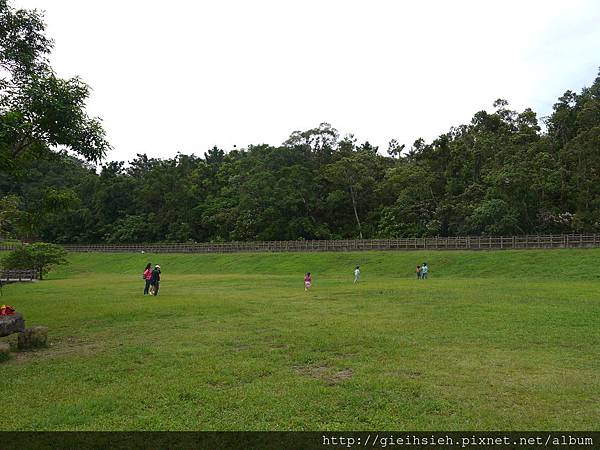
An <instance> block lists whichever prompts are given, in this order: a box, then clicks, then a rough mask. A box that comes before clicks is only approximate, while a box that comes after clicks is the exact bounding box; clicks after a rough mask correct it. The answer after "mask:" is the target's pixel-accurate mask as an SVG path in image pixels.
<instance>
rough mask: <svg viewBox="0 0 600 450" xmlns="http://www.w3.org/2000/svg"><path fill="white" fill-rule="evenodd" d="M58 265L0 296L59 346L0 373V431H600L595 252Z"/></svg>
mask: <svg viewBox="0 0 600 450" xmlns="http://www.w3.org/2000/svg"><path fill="white" fill-rule="evenodd" d="M70 260H71V264H70V265H69V266H67V267H64V268H60V269H57V270H56V271H54V272H52V273H51V274H50V275H49V277H48V280H46V281H43V282H39V283H35V284H20V285H10V286H7V287H5V289H4V297H3V299H2V300H1V301H2V302H6V303H10V304H12V305H13V306H15V307H16V308H17V309H18V310H20V311H21V312H23V314H24V315H25V318H26V321H27V323H28V325H46V326H48V327H49V328H50V342H51V346H50V347H49V348H47V349H42V350H38V351H35V352H25V353H19V354H14V355H13V357H12V358H11V359H10V360H9V361H7V362H3V363H1V364H0V399H1V402H2V411H3V417H2V425H1V426H0V427H1V429H3V430H139V429H143V430H314V429H319V430H343V429H345V430H363V429H396V430H398V429H411V430H440V429H443V430H497V429H521V430H540V429H589V430H598V429H599V426H598V424H599V423H600V408H599V407H598V405H599V404H600V358H599V355H600V289H599V286H600V264H598V260H600V250H550V251H541V250H540V251H537V250H529V251H500V252H406V253H404V252H362V253H324V254H316V253H315V254H307V253H304V254H301V253H295V254H241V255H148V254H146V255H141V254H73V255H71V256H70ZM147 261H152V262H154V263H160V264H161V267H162V268H163V282H162V286H161V293H160V295H159V296H158V297H156V298H151V297H143V296H142V295H141V291H142V287H143V286H142V284H143V281H142V280H141V271H142V268H143V266H144V265H145V263H146V262H147ZM423 261H427V262H428V263H429V264H430V267H431V271H430V279H429V280H426V281H417V280H415V279H413V277H414V275H413V271H414V266H415V265H416V264H418V263H422V262H423ZM357 264H360V265H361V269H362V276H363V279H362V281H361V283H360V284H358V285H353V284H352V271H353V268H354V266H356V265H357ZM306 271H311V272H312V273H313V286H314V287H313V291H312V292H309V293H306V292H304V291H303V283H302V279H303V274H304V272H306Z"/></svg>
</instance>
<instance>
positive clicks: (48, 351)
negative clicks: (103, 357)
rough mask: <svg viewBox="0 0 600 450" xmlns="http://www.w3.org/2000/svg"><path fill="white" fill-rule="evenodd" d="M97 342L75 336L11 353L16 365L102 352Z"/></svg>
mask: <svg viewBox="0 0 600 450" xmlns="http://www.w3.org/2000/svg"><path fill="white" fill-rule="evenodd" d="M101 348H102V346H101V345H100V344H99V343H97V342H90V341H84V340H82V339H77V338H76V337H74V336H69V337H67V338H65V339H62V340H53V341H51V342H49V343H48V346H47V347H44V348H39V349H33V350H27V351H20V352H15V353H11V356H12V361H11V362H14V363H26V362H29V361H33V360H37V359H41V358H61V357H65V356H78V355H90V354H94V353H97V352H98V351H100V350H101Z"/></svg>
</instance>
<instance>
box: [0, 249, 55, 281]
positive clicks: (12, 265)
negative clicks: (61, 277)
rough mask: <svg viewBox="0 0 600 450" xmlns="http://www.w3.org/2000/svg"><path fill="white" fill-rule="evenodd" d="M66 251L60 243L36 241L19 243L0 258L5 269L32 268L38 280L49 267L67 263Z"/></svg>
mask: <svg viewBox="0 0 600 450" xmlns="http://www.w3.org/2000/svg"><path fill="white" fill-rule="evenodd" d="M66 256H67V252H66V251H65V249H64V248H62V247H61V246H60V245H56V244H48V243H45V242H38V243H35V244H31V245H21V246H19V247H17V249H16V250H13V251H12V252H10V253H9V254H8V255H6V256H5V257H4V259H3V260H2V266H3V267H4V268H6V269H34V270H36V271H37V272H38V274H39V276H40V280H41V279H43V276H44V275H45V274H47V273H48V271H49V270H50V267H52V266H57V265H61V264H66V263H67V258H66Z"/></svg>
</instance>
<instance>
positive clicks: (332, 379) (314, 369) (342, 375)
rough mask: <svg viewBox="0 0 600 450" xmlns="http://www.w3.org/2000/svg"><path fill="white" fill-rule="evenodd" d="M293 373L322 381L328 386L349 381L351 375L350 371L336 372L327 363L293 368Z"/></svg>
mask: <svg viewBox="0 0 600 450" xmlns="http://www.w3.org/2000/svg"><path fill="white" fill-rule="evenodd" d="M294 371H295V372H296V373H297V374H298V375H301V376H303V377H307V378H313V379H316V380H323V381H325V382H326V383H327V384H328V385H335V384H339V383H341V382H342V381H345V380H349V379H351V378H352V375H353V373H352V370H350V369H342V370H337V369H336V368H335V367H331V366H329V365H328V364H327V363H317V364H309V365H303V366H294Z"/></svg>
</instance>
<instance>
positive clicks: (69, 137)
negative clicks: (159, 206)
mask: <svg viewBox="0 0 600 450" xmlns="http://www.w3.org/2000/svg"><path fill="white" fill-rule="evenodd" d="M44 31H45V25H44V22H43V18H42V16H41V14H40V13H39V12H38V11H37V10H23V9H15V8H14V7H12V6H11V5H10V3H9V2H8V1H7V0H0V69H1V75H0V174H1V173H3V172H4V173H6V174H20V173H22V172H23V171H24V170H26V169H27V167H28V165H29V163H31V161H32V160H35V159H38V158H41V157H48V156H49V155H50V154H51V152H52V150H53V149H56V148H57V147H59V146H61V147H65V148H68V149H70V150H72V151H74V152H75V153H77V154H79V155H81V156H83V157H84V158H86V159H87V160H89V161H94V162H98V161H100V159H101V158H102V157H103V156H104V154H105V152H106V150H107V149H108V148H109V145H108V143H107V142H106V140H105V137H104V135H105V133H104V130H103V129H102V126H101V124H100V120H99V119H97V118H90V117H89V116H88V115H87V113H86V112H85V101H86V99H87V97H88V96H89V87H88V86H87V85H86V84H85V83H84V82H82V81H81V80H80V79H79V78H77V77H75V78H71V79H68V80H64V79H61V78H59V77H57V76H56V75H55V73H54V72H53V70H52V68H51V67H50V65H49V63H48V55H49V54H50V52H51V50H52V46H53V43H52V41H51V40H50V39H48V38H47V37H45V35H44Z"/></svg>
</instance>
